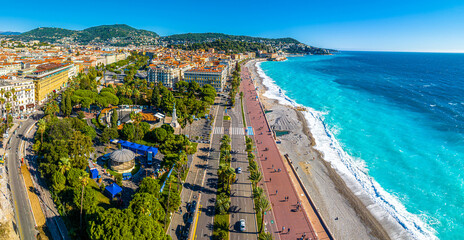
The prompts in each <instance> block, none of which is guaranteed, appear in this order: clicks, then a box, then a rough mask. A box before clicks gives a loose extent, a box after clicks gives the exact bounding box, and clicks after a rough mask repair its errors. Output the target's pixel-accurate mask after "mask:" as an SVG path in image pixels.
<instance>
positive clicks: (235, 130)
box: [230, 127, 245, 135]
mask: <svg viewBox="0 0 464 240" xmlns="http://www.w3.org/2000/svg"><path fill="white" fill-rule="evenodd" d="M230 135H245V131H244V130H243V128H234V127H233V128H230Z"/></svg>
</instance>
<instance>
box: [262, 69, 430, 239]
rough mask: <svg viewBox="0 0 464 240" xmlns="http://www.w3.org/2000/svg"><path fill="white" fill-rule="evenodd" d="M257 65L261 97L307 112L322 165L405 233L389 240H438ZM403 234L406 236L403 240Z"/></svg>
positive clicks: (320, 118) (319, 116)
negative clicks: (261, 85)
mask: <svg viewBox="0 0 464 240" xmlns="http://www.w3.org/2000/svg"><path fill="white" fill-rule="evenodd" d="M260 65H261V62H257V63H256V69H257V73H258V75H259V76H260V77H261V79H262V81H263V85H264V86H266V88H267V91H266V92H265V93H264V96H265V97H267V98H271V99H275V100H277V101H278V102H279V103H280V104H282V105H290V106H293V107H302V108H305V109H306V110H307V111H305V112H303V113H304V116H305V118H306V120H307V122H308V125H309V128H310V129H311V133H312V135H313V137H314V139H315V141H316V146H315V148H316V149H317V150H318V151H320V152H321V153H322V154H323V156H324V159H325V161H328V162H329V163H330V164H331V166H332V167H333V168H334V169H335V170H336V171H337V173H338V174H339V175H340V176H341V177H342V178H343V180H344V181H345V182H346V184H347V186H348V187H349V188H350V189H351V190H352V192H353V193H355V194H356V195H357V196H358V197H359V198H360V199H362V200H364V203H365V204H366V205H367V208H368V209H369V211H370V212H371V213H372V214H373V215H374V216H375V217H376V218H377V219H378V220H379V221H380V220H385V219H387V220H388V221H390V222H393V223H397V224H399V226H400V227H401V228H402V229H404V231H401V232H389V234H390V237H391V238H392V239H438V238H437V237H436V236H435V233H436V232H435V230H434V229H433V228H431V227H430V226H428V225H427V224H426V223H425V222H424V221H422V219H421V218H420V217H419V216H417V215H415V214H412V213H410V212H408V211H407V210H406V208H405V207H404V205H403V204H402V203H401V202H400V201H399V200H398V199H397V198H396V197H395V196H393V195H392V194H390V193H388V192H386V191H385V190H384V189H383V188H382V187H381V186H380V184H379V183H377V182H376V181H375V180H374V179H373V178H372V177H370V176H369V175H368V171H367V170H366V168H365V166H363V164H360V163H359V161H362V160H360V159H354V158H353V157H352V156H350V155H349V154H347V153H346V152H345V151H344V150H343V148H342V147H341V146H340V143H339V142H338V141H337V139H336V138H335V136H334V134H333V133H332V132H331V131H330V130H329V127H328V126H327V125H326V124H325V122H324V115H325V114H326V113H323V112H319V111H316V110H314V109H312V108H310V107H307V106H303V105H301V104H298V103H297V102H296V101H294V100H293V99H291V98H289V97H288V96H286V95H285V91H284V90H283V89H281V88H280V87H279V86H278V85H277V84H276V83H275V81H274V80H273V79H271V78H270V77H269V76H267V75H266V74H265V73H264V71H263V70H262V68H261V67H260ZM366 197H367V199H369V200H368V201H366ZM404 232H406V233H407V235H408V236H404V235H405V234H404Z"/></svg>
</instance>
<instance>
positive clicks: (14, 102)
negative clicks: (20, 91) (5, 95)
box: [13, 89, 18, 113]
mask: <svg viewBox="0 0 464 240" xmlns="http://www.w3.org/2000/svg"><path fill="white" fill-rule="evenodd" d="M13 90H14V89H13ZM16 100H18V96H16V95H15V94H13V113H16V110H17V109H16V105H17V102H16Z"/></svg>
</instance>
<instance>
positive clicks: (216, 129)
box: [213, 127, 245, 135]
mask: <svg viewBox="0 0 464 240" xmlns="http://www.w3.org/2000/svg"><path fill="white" fill-rule="evenodd" d="M213 134H220V135H222V134H224V127H214V129H213ZM229 134H230V135H245V130H244V129H243V128H240V127H232V128H230V129H229Z"/></svg>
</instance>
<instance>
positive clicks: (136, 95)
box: [132, 88, 140, 105]
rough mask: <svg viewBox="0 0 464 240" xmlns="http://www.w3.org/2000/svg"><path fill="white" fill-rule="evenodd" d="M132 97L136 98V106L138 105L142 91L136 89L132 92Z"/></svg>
mask: <svg viewBox="0 0 464 240" xmlns="http://www.w3.org/2000/svg"><path fill="white" fill-rule="evenodd" d="M132 95H133V96H134V98H135V105H137V99H138V98H139V97H140V91H139V90H138V89H137V88H134V91H133V92H132Z"/></svg>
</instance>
